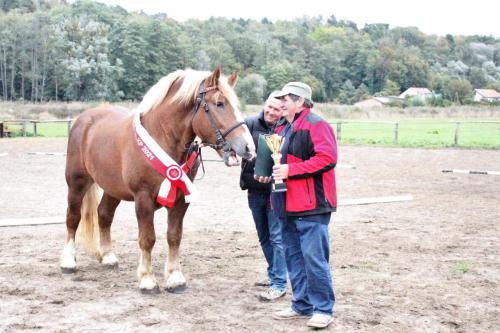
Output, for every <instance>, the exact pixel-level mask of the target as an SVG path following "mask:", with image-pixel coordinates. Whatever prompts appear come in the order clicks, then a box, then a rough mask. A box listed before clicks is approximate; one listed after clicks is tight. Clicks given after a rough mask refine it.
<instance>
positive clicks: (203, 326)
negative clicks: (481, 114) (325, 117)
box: [0, 138, 500, 332]
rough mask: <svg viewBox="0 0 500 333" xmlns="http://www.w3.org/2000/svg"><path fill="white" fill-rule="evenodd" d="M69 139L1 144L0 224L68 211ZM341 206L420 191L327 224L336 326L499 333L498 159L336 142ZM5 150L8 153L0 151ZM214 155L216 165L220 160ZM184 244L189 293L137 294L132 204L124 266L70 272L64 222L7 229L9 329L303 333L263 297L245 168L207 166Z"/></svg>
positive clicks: (2, 245)
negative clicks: (65, 270)
mask: <svg viewBox="0 0 500 333" xmlns="http://www.w3.org/2000/svg"><path fill="white" fill-rule="evenodd" d="M65 146H66V142H65V140H64V139H38V138H37V139H31V138H29V139H22V138H19V139H3V140H0V219H6V218H25V217H47V216H61V215H64V214H65V209H66V207H65V196H66V188H65V182H64V157H61V156H36V155H28V154H26V153H27V152H34V151H44V152H63V151H65ZM339 152H340V163H349V164H353V165H355V166H356V169H338V170H337V180H338V192H339V197H340V198H341V199H350V198H362V197H370V196H392V195H403V194H411V195H413V197H414V200H413V201H411V202H402V203H390V204H379V205H364V206H344V207H340V208H339V210H338V212H337V213H336V214H334V216H333V218H332V223H331V224H330V235H331V242H332V249H331V252H332V253H331V258H332V262H331V267H332V270H333V276H334V281H335V289H336V297H337V303H336V305H335V321H334V323H333V324H332V325H331V326H330V327H329V328H328V329H327V331H331V332H493V331H499V330H500V319H499V318H500V314H499V304H498V303H499V301H500V289H499V280H500V257H499V252H500V251H499V250H500V242H499V235H500V233H499V221H500V207H499V203H500V186H499V185H500V176H485V175H464V174H443V173H441V170H442V169H448V168H459V169H476V170H497V171H498V170H499V169H500V152H499V151H480V150H453V149H447V150H427V149H397V148H375V147H353V146H341V147H340V148H339ZM2 153H8V155H6V156H1V154H2ZM205 155H206V158H207V159H216V156H215V155H214V154H212V153H209V152H208V151H207V153H206V154H205ZM206 168H207V174H206V176H205V177H204V178H203V179H202V180H200V181H197V182H196V184H197V186H198V188H199V190H200V192H201V193H202V194H203V195H202V197H201V198H200V200H199V201H198V202H196V203H194V204H192V207H190V209H189V211H188V213H187V216H186V219H185V232H184V238H183V242H182V247H181V249H182V264H183V272H184V274H185V275H186V277H187V279H188V289H187V291H186V292H185V293H183V294H170V293H167V292H164V291H162V293H161V294H159V295H155V296H147V295H142V294H140V293H139V291H138V288H137V284H138V282H137V279H136V275H135V270H136V267H137V260H138V245H137V225H136V222H135V217H134V212H133V206H132V204H131V203H122V204H121V205H120V207H118V211H117V216H116V220H115V223H114V224H113V238H114V248H115V252H116V254H117V256H118V257H119V260H120V266H119V268H118V269H117V270H106V269H104V268H102V267H101V266H100V265H99V264H98V263H97V262H96V261H95V260H93V259H92V258H90V257H89V256H87V255H86V254H84V253H83V252H82V251H81V250H79V251H78V258H77V262H78V267H79V270H78V272H77V273H75V274H74V275H63V274H61V272H60V270H59V267H58V258H59V254H60V251H61V250H62V247H63V243H64V238H65V226H64V225H62V224H60V225H48V226H36V227H34V226H27V227H3V228H0V251H1V257H0V332H17V331H36V332H88V331H99V332H159V331H165V332H186V331H194V332H205V331H216V332H221V331H222V332H308V331H310V330H309V329H308V328H306V326H305V320H296V321H289V322H277V321H274V320H273V319H272V318H271V317H270V313H271V312H272V311H274V310H280V309H282V308H284V307H286V306H288V305H289V303H290V299H291V296H290V295H289V294H288V295H287V296H286V297H284V298H282V299H280V300H279V301H277V302H275V303H261V302H259V301H258V300H257V298H256V296H255V295H256V294H257V293H258V292H260V291H261V290H262V289H260V288H259V287H254V286H253V283H254V282H255V281H256V280H260V279H262V278H263V277H264V272H265V263H264V259H263V256H262V254H261V250H260V247H259V246H258V241H257V236H256V232H255V229H254V226H253V221H252V219H251V215H250V211H249V209H248V207H247V203H246V193H245V192H243V191H241V190H240V189H239V187H238V175H239V170H238V169H237V168H226V167H225V166H224V165H223V164H222V163H220V162H212V161H208V162H206ZM165 216H166V215H165V212H164V211H159V212H158V213H157V215H156V219H155V221H156V230H157V243H156V246H155V250H154V252H153V254H154V269H155V273H156V275H157V278H158V280H159V281H160V283H162V282H163V277H162V271H163V264H164V261H165V259H166V251H167V244H166V240H165V233H166V223H165V220H166V217H165Z"/></svg>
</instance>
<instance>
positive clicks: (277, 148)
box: [264, 134, 286, 192]
mask: <svg viewBox="0 0 500 333" xmlns="http://www.w3.org/2000/svg"><path fill="white" fill-rule="evenodd" d="M264 139H265V140H266V144H267V146H268V147H269V149H270V150H271V158H272V159H273V162H274V165H276V166H279V165H280V163H281V147H283V143H285V138H284V137H282V136H280V135H278V134H269V135H266V136H265V137H264ZM273 178H274V177H273ZM272 191H273V192H285V191H286V183H284V182H283V181H282V180H281V179H273V189H272Z"/></svg>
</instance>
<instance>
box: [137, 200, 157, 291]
mask: <svg viewBox="0 0 500 333" xmlns="http://www.w3.org/2000/svg"><path fill="white" fill-rule="evenodd" d="M134 199H135V212H136V215H137V222H138V223H139V246H140V248H141V257H140V259H139V265H138V266H137V277H138V278H139V288H140V290H141V292H142V293H144V294H157V293H159V292H160V288H159V287H158V283H157V282H156V278H155V276H154V273H153V265H152V260H151V251H152V250H153V246H154V245H155V242H156V235H155V226H154V211H155V208H154V202H153V199H152V198H151V195H150V194H149V192H141V193H138V194H137V195H136V196H135V198H134Z"/></svg>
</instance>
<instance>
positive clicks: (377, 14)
mask: <svg viewBox="0 0 500 333" xmlns="http://www.w3.org/2000/svg"><path fill="white" fill-rule="evenodd" d="M98 1H99V2H103V3H106V4H113V5H120V6H122V7H124V8H125V9H127V10H129V11H139V10H143V11H144V12H145V13H147V14H156V13H166V14H167V16H169V17H171V18H173V19H175V20H177V21H180V22H183V21H185V20H187V19H190V18H197V19H207V18H209V17H211V16H215V17H227V18H244V19H255V20H259V21H260V20H261V19H262V18H264V17H267V18H268V19H270V20H271V21H276V20H291V19H294V18H297V17H302V16H305V15H307V16H319V15H322V16H323V17H325V18H326V17H328V16H330V15H332V14H333V15H335V17H336V18H337V20H340V19H344V20H351V21H354V22H355V23H356V24H357V25H358V28H362V27H363V26H364V25H365V23H388V24H389V25H390V27H391V28H393V27H395V26H402V27H408V26H414V27H417V28H419V30H420V31H422V32H424V33H426V34H436V35H446V34H452V35H476V34H478V35H493V36H496V37H500V1H498V0H475V1H458V0H414V1H407V0H400V1H397V0H374V1H370V0H364V1H361V0H342V1H339V0H288V1H287V0H267V1H265V0H246V1H239V0H211V1H207V0H203V1H200V0H198V1H196V0H174V1H172V0H98Z"/></svg>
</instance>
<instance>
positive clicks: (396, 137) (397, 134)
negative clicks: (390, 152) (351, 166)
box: [330, 120, 500, 146]
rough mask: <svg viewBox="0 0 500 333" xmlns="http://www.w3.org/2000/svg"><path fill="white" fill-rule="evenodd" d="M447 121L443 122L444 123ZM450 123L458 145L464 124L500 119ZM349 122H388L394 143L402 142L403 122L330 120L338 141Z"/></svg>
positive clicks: (499, 123) (454, 140)
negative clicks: (391, 127)
mask: <svg viewBox="0 0 500 333" xmlns="http://www.w3.org/2000/svg"><path fill="white" fill-rule="evenodd" d="M444 123H445V122H443V124H444ZM448 123H450V124H455V126H454V134H453V141H452V142H453V145H454V146H458V145H459V143H460V139H459V138H460V130H461V128H462V130H463V126H462V125H471V124H493V125H494V124H497V125H500V121H489V120H488V121H487V120H483V121H479V120H478V121H474V120H470V121H469V120H467V121H448ZM349 124H358V125H359V124H364V125H366V124H387V125H392V126H393V136H392V138H393V139H392V142H393V144H394V145H398V144H399V143H400V140H399V138H400V134H401V133H400V130H401V126H400V124H401V122H396V121H369V120H367V121H363V120H346V121H344V120H342V121H334V122H330V125H332V126H333V125H335V126H334V127H336V133H335V134H336V137H337V141H338V142H341V141H342V138H343V136H344V135H345V132H346V129H345V127H344V129H342V125H349ZM415 124H418V122H415ZM422 124H423V125H425V122H423V123H422ZM403 129H405V127H404V126H403ZM450 139H451V137H450Z"/></svg>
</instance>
